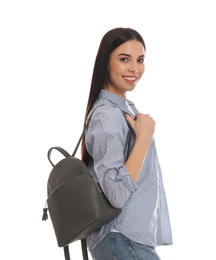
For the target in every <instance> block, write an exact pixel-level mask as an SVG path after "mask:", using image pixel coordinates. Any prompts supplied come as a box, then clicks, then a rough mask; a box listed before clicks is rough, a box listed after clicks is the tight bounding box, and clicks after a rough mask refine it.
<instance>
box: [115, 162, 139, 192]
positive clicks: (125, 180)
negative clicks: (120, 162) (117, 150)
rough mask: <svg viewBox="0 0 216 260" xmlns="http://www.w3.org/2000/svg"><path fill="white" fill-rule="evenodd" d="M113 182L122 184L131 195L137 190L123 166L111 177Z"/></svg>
mask: <svg viewBox="0 0 216 260" xmlns="http://www.w3.org/2000/svg"><path fill="white" fill-rule="evenodd" d="M111 179H112V180H113V181H121V182H122V184H123V185H124V186H125V187H126V188H127V189H128V190H129V191H130V192H131V193H132V192H134V191H136V190H137V188H138V187H137V185H136V183H135V182H134V181H133V180H132V178H131V176H130V174H129V173H128V171H127V169H126V167H125V166H121V167H119V169H118V173H117V174H116V175H115V176H112V177H111Z"/></svg>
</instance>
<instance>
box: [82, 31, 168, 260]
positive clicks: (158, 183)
mask: <svg viewBox="0 0 216 260" xmlns="http://www.w3.org/2000/svg"><path fill="white" fill-rule="evenodd" d="M145 54H146V46H145V43H144V40H143V38H142V37H141V35H140V34H139V33H138V32H137V31H135V30H133V29H131V28H115V29H112V30H110V31H108V32H107V33H106V34H105V35H104V37H103V38H102V40H101V43H100V46H99V49H98V53H97V56H96V60H95V65H94V70H93V75H92V82H91V88H90V94H89V99H88V104H87V109H86V117H85V122H88V120H89V119H90V117H91V120H90V121H89V125H88V128H87V129H86V131H85V136H84V138H83V140H82V159H83V160H84V162H85V163H86V164H87V165H88V168H89V169H90V172H91V174H92V175H93V176H94V177H95V178H96V179H97V180H98V181H99V183H100V186H101V188H102V189H103V191H104V193H105V195H106V196H107V198H108V200H109V201H110V203H111V204H112V205H113V206H114V207H118V208H122V213H121V214H120V215H119V216H118V217H117V218H115V219H114V220H112V221H110V222H109V223H107V224H105V225H104V226H103V227H102V228H101V229H100V230H98V231H97V232H94V233H93V234H91V235H90V236H89V237H88V238H87V245H88V248H89V250H90V252H91V255H92V258H93V259H97V260H108V259H109V260H110V259H118V260H127V259H128V260H132V259H137V260H138V259H139V260H142V259H143V260H147V259H148V260H156V259H157V260H158V259H160V258H159V256H158V254H157V253H156V251H155V247H156V246H159V245H168V244H172V234H171V227H170V221H169V214H168V208H167V201H166V196H165V191H164V186H163V181H162V175H161V169H160V165H159V161H158V157H157V152H156V148H155V140H154V138H153V134H154V129H155V121H154V120H153V119H152V118H151V116H150V115H148V114H142V113H140V112H138V111H137V109H136V107H135V105H134V104H133V103H132V102H131V101H129V100H128V99H127V98H126V95H127V92H128V91H132V90H133V89H134V88H135V86H136V84H137V83H138V81H139V80H140V78H141V77H142V75H143V73H144V71H145V65H144V59H145ZM129 127H131V129H132V130H133V131H132V132H133V135H132V140H131V147H130V154H129V157H128V158H127V160H126V161H125V158H124V152H123V150H124V146H125V142H126V138H127V134H128V131H129Z"/></svg>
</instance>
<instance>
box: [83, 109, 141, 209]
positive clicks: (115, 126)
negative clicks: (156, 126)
mask: <svg viewBox="0 0 216 260" xmlns="http://www.w3.org/2000/svg"><path fill="white" fill-rule="evenodd" d="M127 132H128V126H127V123H126V120H125V118H124V116H123V114H122V112H121V111H120V110H119V109H118V108H116V107H111V106H110V107H107V106H102V107H99V108H97V109H96V111H95V112H94V114H93V116H92V118H91V120H90V123H89V126H88V128H87V129H86V133H85V139H86V147H87V150H88V152H89V153H90V155H91V156H92V158H93V170H94V173H95V175H96V177H97V179H98V181H99V183H100V186H101V188H102V190H103V191H104V193H105V195H106V196H107V198H108V200H109V201H110V203H111V204H112V205H113V206H114V207H123V206H124V204H125V203H126V201H127V200H128V199H129V198H130V196H131V194H132V193H133V192H135V191H136V189H137V186H136V184H135V183H134V181H133V180H132V178H131V177H130V174H129V173H128V171H127V169H126V167H125V165H124V164H125V158H124V146H125V141H126V137H127Z"/></svg>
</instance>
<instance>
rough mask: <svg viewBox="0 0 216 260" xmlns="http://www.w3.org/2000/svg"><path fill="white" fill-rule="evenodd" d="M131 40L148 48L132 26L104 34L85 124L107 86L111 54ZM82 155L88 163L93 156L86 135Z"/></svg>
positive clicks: (93, 76)
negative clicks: (88, 147) (102, 90)
mask: <svg viewBox="0 0 216 260" xmlns="http://www.w3.org/2000/svg"><path fill="white" fill-rule="evenodd" d="M129 40H137V41H139V42H141V43H142V44H143V46H144V49H145V50H146V46H145V42H144V40H143V38H142V36H141V35H140V34H139V33H138V32H137V31H135V30H134V29H131V28H120V27H119V28H114V29H112V30H110V31H108V32H107V33H106V34H105V35H104V36H103V38H102V40H101V42H100V45H99V49H98V52H97V56H96V59H95V64H94V69H93V74H92V81H91V86H90V92H89V98H88V103H87V108H86V114H85V120H84V125H85V121H86V118H87V116H88V114H89V112H90V110H91V109H92V107H93V105H94V103H95V101H96V100H97V98H98V95H99V93H100V91H101V89H103V88H105V86H106V85H107V80H108V77H109V75H108V62H109V57H110V54H111V53H112V52H113V51H114V50H115V49H116V48H117V47H119V46H120V45H121V44H123V43H125V42H127V41H129ZM81 156H82V160H83V161H84V162H85V163H86V164H88V162H89V160H90V159H91V156H90V155H89V153H88V152H87V150H86V144H85V136H83V138H82V147H81Z"/></svg>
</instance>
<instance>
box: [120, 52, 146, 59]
mask: <svg viewBox="0 0 216 260" xmlns="http://www.w3.org/2000/svg"><path fill="white" fill-rule="evenodd" d="M118 56H127V57H131V55H130V54H127V53H120V54H119V55H118ZM144 57H145V55H144V54H142V55H140V56H139V58H144Z"/></svg>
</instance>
